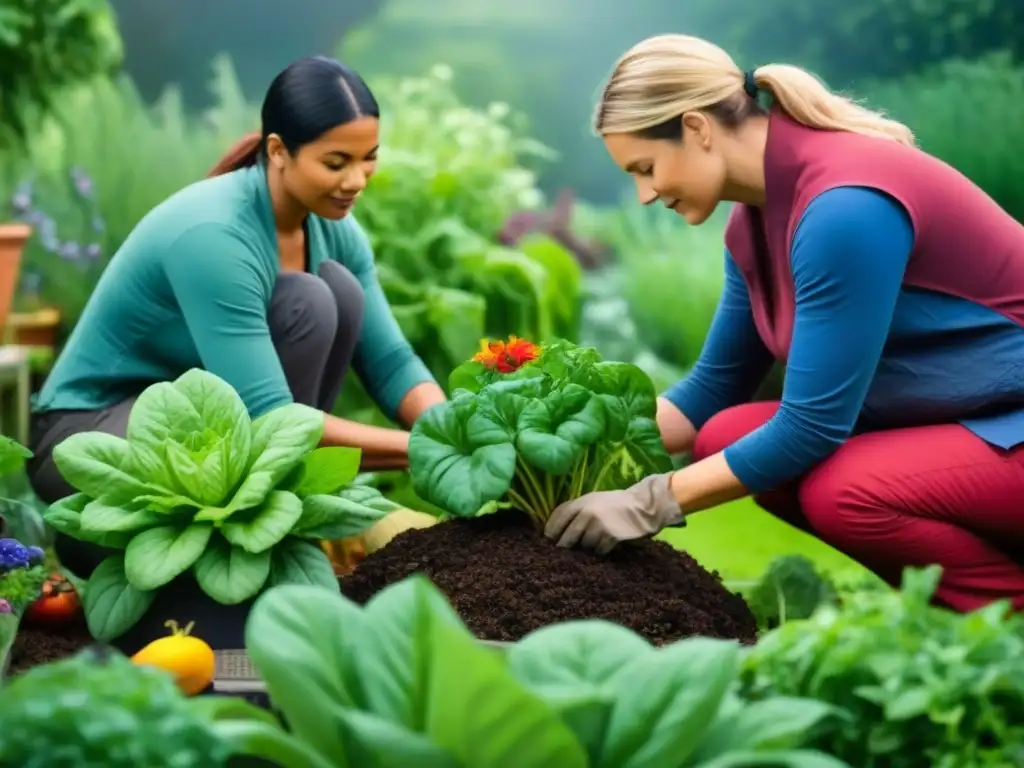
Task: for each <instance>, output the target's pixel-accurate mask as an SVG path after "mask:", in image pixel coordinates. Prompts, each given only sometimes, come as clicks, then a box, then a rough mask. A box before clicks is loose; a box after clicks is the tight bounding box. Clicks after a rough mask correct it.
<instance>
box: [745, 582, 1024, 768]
mask: <svg viewBox="0 0 1024 768" xmlns="http://www.w3.org/2000/svg"><path fill="white" fill-rule="evenodd" d="M939 576H940V570H939V568H938V567H931V568H928V569H925V570H923V571H914V570H908V571H907V572H906V574H905V576H904V584H903V591H902V593H896V592H893V591H891V590H884V589H869V590H865V591H852V592H846V593H844V594H843V599H842V606H841V607H834V606H830V605H829V606H825V607H822V608H821V609H819V610H818V611H817V612H815V614H814V615H813V616H812V617H811V618H810V619H809V620H807V621H795V622H789V623H786V624H783V625H782V626H781V627H780V628H779V629H777V630H775V631H774V632H771V633H769V634H768V635H767V636H765V637H763V638H762V639H761V640H760V641H759V642H758V644H757V646H756V647H755V648H754V649H753V650H752V651H751V652H750V654H749V655H748V656H747V658H746V660H745V663H744V675H743V682H744V694H745V696H747V697H750V698H754V699H758V698H760V697H762V696H778V695H780V694H781V695H783V696H803V697H808V698H813V699H817V700H819V701H825V702H828V703H830V704H833V705H835V706H837V707H839V708H840V710H841V712H842V715H843V716H842V718H839V719H836V720H833V721H830V723H828V724H827V727H826V728H824V729H823V730H821V731H820V732H819V733H817V734H816V735H815V738H814V739H813V741H812V744H813V745H814V746H817V747H818V748H820V749H822V750H823V751H825V752H828V753H829V754H833V755H836V756H838V757H841V758H842V759H844V760H846V761H847V762H849V763H850V764H851V765H856V766H872V767H877V768H917V766H921V765H929V766H933V768H989V767H992V768H995V766H1011V765H1021V764H1022V761H1024V624H1022V621H1021V618H1020V616H1019V614H1012V613H1010V611H1009V608H1010V606H1009V605H1008V604H1007V602H1005V601H1002V602H998V603H993V604H992V605H990V606H988V607H987V608H984V609H982V610H980V611H977V612H975V613H971V614H967V615H963V614H956V613H952V612H950V611H947V610H944V609H940V608H936V607H934V606H932V605H930V601H931V598H932V596H933V594H934V592H935V588H936V586H937V584H938V580H939Z"/></svg>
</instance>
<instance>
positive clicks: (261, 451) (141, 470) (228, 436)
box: [46, 369, 386, 640]
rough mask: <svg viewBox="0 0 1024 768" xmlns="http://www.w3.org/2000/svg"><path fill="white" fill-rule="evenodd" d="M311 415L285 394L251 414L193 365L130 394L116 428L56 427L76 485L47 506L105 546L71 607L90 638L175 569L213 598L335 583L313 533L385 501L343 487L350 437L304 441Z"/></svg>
mask: <svg viewBox="0 0 1024 768" xmlns="http://www.w3.org/2000/svg"><path fill="white" fill-rule="evenodd" d="M322 435H323V414H322V413H321V412H320V411H317V410H315V409H313V408H308V407H306V406H304V405H299V404H296V403H293V404H290V405H285V406H282V407H280V408H276V409H274V410H272V411H269V412H268V413H266V414H265V415H263V416H261V417H259V418H257V419H255V420H253V421H250V419H249V416H248V415H247V413H246V409H245V405H244V404H243V403H242V400H241V398H240V397H239V396H238V394H237V393H236V392H235V390H234V389H232V387H231V386H230V385H229V384H227V383H226V382H225V381H223V380H222V379H220V378H218V377H217V376H214V375H213V374H211V373H208V372H206V371H202V370H199V369H193V370H190V371H188V372H186V373H185V374H183V375H182V376H180V377H179V378H178V379H177V380H175V381H174V382H161V383H158V384H154V385H152V386H150V387H148V388H147V389H146V390H145V391H143V393H142V394H141V395H139V397H138V399H137V400H136V402H135V404H134V405H133V407H132V411H131V415H130V416H129V419H128V431H127V438H120V437H116V436H114V435H108V434H105V433H102V432H85V433H80V434H77V435H72V436H71V437H68V438H67V439H65V440H64V441H63V442H61V443H60V444H59V445H58V446H57V447H56V448H55V449H54V461H55V463H56V465H57V468H58V469H59V470H60V472H61V475H62V476H63V477H64V479H65V480H67V482H68V483H70V484H71V485H72V486H73V487H74V488H75V489H77V490H78V493H76V494H75V495H73V496H70V497H68V498H66V499H62V500H61V501H59V502H57V503H56V504H54V505H52V506H51V507H50V508H49V509H48V510H47V512H46V521H47V522H48V523H49V524H50V525H52V526H53V527H54V528H55V529H57V530H58V531H61V532H63V533H65V534H67V535H69V536H72V537H74V538H77V539H80V540H82V541H87V542H91V543H93V544H98V545H101V546H104V547H108V548H111V549H115V550H119V551H118V553H117V554H114V555H111V556H109V557H108V558H107V559H106V560H104V561H103V562H102V563H101V564H100V565H99V566H98V567H97V569H96V571H95V572H94V573H93V575H92V576H91V577H90V578H89V580H88V583H87V584H86V587H85V594H84V595H83V608H84V611H85V616H86V620H87V622H88V624H89V629H90V631H91V632H92V634H93V637H95V638H96V639H98V640H109V639H111V638H114V637H117V636H119V635H120V634H122V633H123V632H125V631H126V630H127V629H129V628H130V627H131V626H132V625H134V624H135V623H136V622H137V621H138V620H139V619H140V618H141V617H142V616H143V614H145V612H146V610H147V609H148V608H149V606H150V605H151V604H152V602H153V600H154V598H155V596H156V591H157V590H158V589H159V588H160V587H162V586H164V585H165V584H167V583H168V582H170V581H172V580H173V579H175V578H176V577H178V576H180V575H181V574H183V573H185V572H186V571H188V570H189V569H191V571H192V572H193V573H194V575H195V578H196V580H197V582H198V583H199V586H200V587H201V588H202V590H203V591H204V592H205V593H206V594H207V595H209V596H210V597H211V598H213V599H214V600H216V601H218V602H220V603H225V604H234V603H240V602H242V601H244V600H247V599H249V598H251V597H253V596H254V595H255V594H256V593H257V592H259V591H260V590H261V589H262V588H263V587H264V586H265V585H274V584H288V583H301V584H316V585H318V586H321V587H327V588H330V589H334V590H335V591H336V590H337V589H338V584H337V579H336V578H335V576H334V572H333V570H332V568H331V565H330V562H329V560H328V558H327V555H326V554H325V553H324V552H323V551H322V550H321V549H320V547H319V546H318V543H317V542H318V541H319V540H322V539H338V538H343V537H345V536H350V535H354V534H357V533H359V532H360V531H362V530H364V529H365V528H367V527H369V526H370V525H372V524H373V523H374V522H376V521H377V520H379V519H380V518H382V517H383V516H384V515H385V514H386V512H385V511H383V509H382V508H380V507H378V506H369V505H368V504H366V503H364V497H365V496H366V494H367V493H368V492H372V491H371V489H367V488H359V489H357V490H355V491H354V492H355V493H356V498H350V497H349V496H347V495H346V486H348V485H349V483H351V482H352V480H353V479H354V478H355V476H356V474H357V473H358V471H359V460H360V454H359V451H358V450H357V449H354V448H317V447H316V446H317V444H318V443H319V441H320V439H321V437H322Z"/></svg>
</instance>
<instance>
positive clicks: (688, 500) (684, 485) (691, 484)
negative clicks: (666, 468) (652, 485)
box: [671, 453, 750, 516]
mask: <svg viewBox="0 0 1024 768" xmlns="http://www.w3.org/2000/svg"><path fill="white" fill-rule="evenodd" d="M671 488H672V495H673V496H675V499H676V501H678V502H679V508H680V509H682V511H683V515H684V516H686V515H690V514H693V513H694V512H700V511H702V510H705V509H710V508H711V507H717V506H718V505H719V504H725V503H726V502H729V501H735V500H736V499H741V498H743V497H744V496H747V495H749V493H750V492H749V491H748V490H747V488H746V487H745V486H744V485H743V483H742V482H741V481H740V479H739V478H738V477H736V475H735V473H734V472H733V471H732V469H730V467H729V464H728V463H727V462H726V460H725V454H724V453H716V454H714V455H712V456H708V457H707V458H706V459H703V460H701V461H698V462H697V463H696V464H690V465H689V466H687V467H683V468H682V469H680V470H678V471H676V472H675V473H674V474H673V475H672V480H671Z"/></svg>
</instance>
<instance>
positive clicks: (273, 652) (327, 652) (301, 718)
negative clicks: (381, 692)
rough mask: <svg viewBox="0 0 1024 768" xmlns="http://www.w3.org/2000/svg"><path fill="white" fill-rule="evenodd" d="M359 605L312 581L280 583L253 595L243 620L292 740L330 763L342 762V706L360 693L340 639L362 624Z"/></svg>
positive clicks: (355, 701) (354, 702) (352, 660)
mask: <svg viewBox="0 0 1024 768" xmlns="http://www.w3.org/2000/svg"><path fill="white" fill-rule="evenodd" d="M365 623H366V622H365V618H364V615H363V612H362V611H361V610H360V609H359V608H357V607H356V606H355V605H354V604H352V603H350V602H349V601H347V600H343V599H341V598H340V597H335V598H333V599H331V598H330V596H329V595H327V594H326V593H325V592H324V590H323V589H321V588H320V587H313V586H298V585H292V586H282V587H276V588H274V589H271V590H268V591H267V592H265V593H264V594H263V595H261V596H260V597H259V598H258V599H257V600H256V603H255V605H254V606H253V608H252V611H251V613H250V614H249V620H248V622H247V623H246V626H245V647H246V650H247V651H248V653H249V656H250V657H251V658H252V661H253V664H254V665H255V666H256V667H257V668H258V669H259V673H260V677H261V678H262V679H263V680H264V682H265V683H266V686H267V693H268V694H269V695H270V698H271V700H272V701H273V702H274V706H275V707H276V708H277V709H278V711H280V712H281V714H282V715H283V716H284V719H285V721H286V722H287V723H288V727H289V728H290V730H291V731H292V733H294V734H295V735H296V737H298V738H299V739H300V740H302V741H303V742H305V743H306V744H309V745H310V746H311V747H313V748H314V749H316V751H317V752H319V753H320V754H321V755H322V756H323V757H324V758H326V759H327V760H328V761H329V762H330V763H331V764H332V765H334V766H337V767H338V768H346V766H349V765H353V764H352V763H351V762H350V760H349V752H348V749H347V745H346V740H345V733H344V730H343V729H342V728H340V727H339V726H340V720H341V713H342V711H343V710H344V709H346V708H350V707H355V706H359V704H360V702H361V700H362V692H361V691H360V689H359V687H358V683H357V682H356V677H355V675H356V673H355V667H356V665H358V664H361V663H362V659H360V658H359V657H358V656H356V655H354V654H352V653H350V652H349V644H348V642H347V638H349V637H352V636H358V635H359V634H360V632H361V631H362V629H363V627H364V625H365Z"/></svg>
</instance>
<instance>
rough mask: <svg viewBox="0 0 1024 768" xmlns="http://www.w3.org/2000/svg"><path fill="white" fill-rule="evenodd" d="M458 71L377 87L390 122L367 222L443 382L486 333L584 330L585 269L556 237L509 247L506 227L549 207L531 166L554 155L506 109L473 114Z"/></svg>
mask: <svg viewBox="0 0 1024 768" xmlns="http://www.w3.org/2000/svg"><path fill="white" fill-rule="evenodd" d="M451 80H452V73H451V71H450V69H448V68H446V67H435V68H434V69H432V70H431V71H430V73H428V75H427V76H425V77H419V78H406V79H402V80H398V81H391V80H381V81H380V82H374V89H375V91H376V93H377V95H378V98H379V100H380V102H381V109H382V112H383V114H385V115H393V116H394V118H393V119H392V118H386V119H385V120H384V122H383V124H382V127H381V146H382V147H383V150H382V152H381V157H380V162H379V165H378V168H377V171H376V173H375V175H374V178H373V179H372V181H371V183H370V185H369V187H367V190H366V194H365V195H364V199H363V200H362V202H361V203H360V209H359V218H360V221H361V222H362V223H363V224H364V226H365V227H366V230H367V232H368V233H369V236H370V239H371V242H372V243H373V246H374V251H375V254H376V257H377V267H378V272H379V274H380V280H381V285H382V286H383V288H384V291H385V293H386V294H387V296H388V298H389V300H390V301H391V303H392V310H393V312H394V314H395V317H396V318H397V320H398V322H399V324H400V325H401V327H402V330H403V331H404V332H405V334H406V336H407V337H408V338H409V340H410V341H411V342H412V344H413V345H414V346H415V347H416V349H417V351H418V352H419V353H420V355H421V356H422V357H423V358H424V360H425V361H426V363H427V365H428V366H429V367H430V368H431V370H432V371H433V372H434V374H435V375H436V376H437V377H438V378H439V379H440V380H444V379H446V378H447V376H448V374H449V373H450V372H451V370H452V369H453V368H454V367H455V366H457V365H458V364H459V363H460V362H461V361H462V360H464V359H466V357H468V356H469V355H470V354H472V352H473V350H474V348H475V347H476V344H477V340H478V339H479V338H481V337H482V336H484V335H485V334H492V335H500V336H504V335H507V334H509V333H515V334H519V335H522V336H531V337H534V338H548V337H550V336H554V335H558V336H564V337H568V338H573V337H574V336H575V335H576V333H577V332H578V328H577V325H578V305H579V300H580V272H581V270H580V267H579V265H578V264H577V262H576V260H575V259H574V258H573V256H572V254H571V253H570V252H569V251H568V250H567V249H565V248H564V247H562V246H561V245H559V244H558V243H557V242H555V241H554V240H553V239H551V238H547V237H533V238H530V239H529V240H527V241H525V242H522V243H519V244H517V246H516V247H514V248H513V247H507V246H503V245H500V244H499V243H498V242H496V238H497V236H498V234H499V232H500V230H501V228H502V226H503V224H504V223H505V221H506V219H507V218H508V217H509V216H510V215H511V214H513V213H515V212H517V211H522V210H533V209H536V208H537V207H538V206H539V205H540V204H541V202H542V196H541V193H540V191H539V190H538V189H537V187H536V179H535V176H534V173H533V172H532V171H531V170H530V169H529V168H528V167H527V165H526V164H527V163H528V162H530V161H532V160H537V159H541V158H546V157H549V156H550V154H551V153H550V150H548V149H547V148H545V147H543V146H542V145H540V144H538V143H537V142H535V141H533V140H532V139H531V138H529V137H528V136H527V135H526V132H525V129H524V126H523V124H522V121H521V120H519V119H517V116H516V115H513V114H511V112H510V110H509V108H508V106H507V105H505V104H493V105H491V106H490V107H489V108H487V109H474V108H471V107H468V106H466V105H465V104H464V103H462V102H461V101H460V100H459V98H458V97H457V96H456V94H455V91H454V89H453V88H452V82H451Z"/></svg>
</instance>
